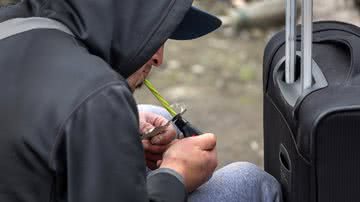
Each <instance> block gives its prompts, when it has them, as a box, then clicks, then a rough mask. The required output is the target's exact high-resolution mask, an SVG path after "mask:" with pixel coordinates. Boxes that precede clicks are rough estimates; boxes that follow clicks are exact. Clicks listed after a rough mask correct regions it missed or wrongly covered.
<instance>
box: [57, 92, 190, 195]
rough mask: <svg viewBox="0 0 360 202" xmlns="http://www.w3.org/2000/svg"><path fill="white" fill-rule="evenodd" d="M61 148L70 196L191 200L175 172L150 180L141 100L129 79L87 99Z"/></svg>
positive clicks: (59, 155)
mask: <svg viewBox="0 0 360 202" xmlns="http://www.w3.org/2000/svg"><path fill="white" fill-rule="evenodd" d="M55 150H56V151H55V153H56V156H57V157H56V158H55V159H56V166H55V167H57V168H59V170H64V171H65V173H66V187H67V188H66V192H67V193H66V196H65V197H66V198H67V199H68V202H99V201H106V202H119V201H129V202H130V201H139V202H141V201H171V202H176V201H185V200H186V192H185V188H184V185H183V184H182V182H181V181H180V180H179V178H178V177H177V176H175V175H173V174H169V172H162V171H160V172H158V173H156V174H155V175H152V176H151V177H149V178H148V182H146V173H145V160H144V151H143V148H142V144H141V141H140V137H139V133H138V117H137V110H136V104H135V102H134V100H133V98H132V94H131V93H130V91H129V90H128V89H127V87H126V86H124V85H113V86H109V87H106V88H105V89H103V90H101V91H100V92H98V93H96V94H94V95H93V96H91V97H90V98H88V99H87V100H86V101H85V102H84V103H82V104H81V105H80V107H78V109H77V110H76V111H75V112H74V113H73V114H72V115H71V116H70V118H69V119H68V120H67V121H66V123H65V124H64V127H63V132H62V133H61V137H59V141H58V144H57V146H56V149H55ZM63 155H64V156H63ZM61 167H63V169H60V168H61ZM148 189H149V191H148Z"/></svg>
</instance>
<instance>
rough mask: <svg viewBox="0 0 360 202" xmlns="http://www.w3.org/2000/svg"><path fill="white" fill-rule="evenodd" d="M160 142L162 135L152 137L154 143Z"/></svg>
mask: <svg viewBox="0 0 360 202" xmlns="http://www.w3.org/2000/svg"><path fill="white" fill-rule="evenodd" d="M160 142H161V136H156V137H154V138H152V139H151V143H152V144H160Z"/></svg>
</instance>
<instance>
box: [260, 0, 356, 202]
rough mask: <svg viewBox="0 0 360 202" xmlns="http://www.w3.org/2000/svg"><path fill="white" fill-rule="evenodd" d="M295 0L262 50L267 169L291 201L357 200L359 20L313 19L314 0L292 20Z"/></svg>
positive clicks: (286, 197) (265, 163) (287, 199)
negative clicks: (354, 22) (298, 19)
mask: <svg viewBox="0 0 360 202" xmlns="http://www.w3.org/2000/svg"><path fill="white" fill-rule="evenodd" d="M290 1H291V2H289V0H288V6H287V19H288V20H287V26H286V30H287V31H283V32H280V33H278V34H277V35H275V36H274V37H273V38H272V39H271V40H270V42H269V43H268V45H267V47H266V49H265V54H264V69H263V71H264V72H263V73H264V77H263V89H264V155H265V156H264V158H265V159H264V161H265V162H264V166H265V170H266V171H267V172H269V173H270V174H271V175H273V176H274V177H275V178H276V179H277V180H278V181H279V182H280V183H281V185H282V189H283V196H284V201H286V202H307V201H309V202H358V201H360V28H359V27H356V26H354V25H350V24H346V23H340V22H329V21H328V22H315V23H312V17H311V16H312V1H311V0H310V1H308V0H305V1H303V2H305V3H306V4H303V13H304V12H305V13H306V14H305V15H303V24H304V25H305V26H304V28H303V29H301V27H299V26H298V27H297V28H295V17H294V16H295V14H294V10H295V9H294V6H293V4H294V2H295V1H292V0H290ZM291 3H292V4H291ZM308 3H310V4H308ZM290 10H291V11H290ZM289 13H290V14H289ZM309 13H310V14H309ZM309 15H310V16H309ZM304 16H305V18H304ZM311 25H312V26H311ZM295 30H296V31H295ZM301 30H302V33H304V34H301ZM286 33H287V34H286ZM296 33H298V34H296ZM311 42H312V43H311ZM286 44H287V45H286ZM295 46H296V50H297V51H295ZM301 47H305V48H301ZM300 50H302V51H301V52H300ZM295 55H296V56H295ZM303 58H305V59H303ZM294 63H295V64H294Z"/></svg>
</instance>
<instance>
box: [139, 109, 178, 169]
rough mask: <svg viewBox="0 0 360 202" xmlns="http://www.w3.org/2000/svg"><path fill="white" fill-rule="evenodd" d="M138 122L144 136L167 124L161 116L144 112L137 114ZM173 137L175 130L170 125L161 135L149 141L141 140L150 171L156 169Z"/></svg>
mask: <svg viewBox="0 0 360 202" xmlns="http://www.w3.org/2000/svg"><path fill="white" fill-rule="evenodd" d="M139 120H140V133H141V134H145V133H147V132H148V131H150V130H151V129H153V128H154V127H158V126H163V125H165V124H166V123H167V122H168V120H167V119H165V118H164V117H163V116H161V115H158V114H155V113H152V112H144V111H140V112H139ZM175 137H176V130H175V128H174V126H172V125H171V124H170V125H169V126H168V127H167V129H166V130H165V131H164V132H163V133H161V134H159V135H157V136H155V137H153V138H151V139H150V140H142V144H143V147H144V150H145V158H146V164H147V166H148V167H149V168H150V169H152V170H154V169H157V168H158V166H157V162H158V161H159V160H162V156H163V153H164V152H165V151H166V150H167V148H168V147H169V146H170V143H171V142H172V141H173V140H174V139H175Z"/></svg>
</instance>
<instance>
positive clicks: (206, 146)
mask: <svg viewBox="0 0 360 202" xmlns="http://www.w3.org/2000/svg"><path fill="white" fill-rule="evenodd" d="M191 139H193V141H195V142H196V145H197V146H199V147H200V148H201V149H202V150H213V149H214V148H215V146H216V136H215V135H214V134H212V133H205V134H202V135H199V136H195V137H191Z"/></svg>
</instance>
